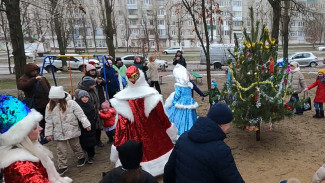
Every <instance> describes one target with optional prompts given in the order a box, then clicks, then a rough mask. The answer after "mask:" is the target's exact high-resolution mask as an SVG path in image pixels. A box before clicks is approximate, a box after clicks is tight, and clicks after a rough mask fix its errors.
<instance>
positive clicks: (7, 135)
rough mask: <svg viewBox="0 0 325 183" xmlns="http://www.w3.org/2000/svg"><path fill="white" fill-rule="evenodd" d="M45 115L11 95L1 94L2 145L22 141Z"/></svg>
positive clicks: (0, 121)
mask: <svg viewBox="0 0 325 183" xmlns="http://www.w3.org/2000/svg"><path fill="white" fill-rule="evenodd" d="M42 118H43V116H42V115H41V114H40V113H39V112H37V111H36V110H35V109H31V110H30V109H29V108H28V107H27V106H26V105H25V104H24V103H23V102H21V101H20V100H18V99H17V98H16V97H13V96H11V95H0V146H7V145H14V144H18V143H20V142H21V141H22V140H23V139H24V138H25V137H26V136H27V135H28V134H29V132H30V131H31V130H32V129H33V128H34V127H35V124H37V123H38V122H39V121H41V120H42Z"/></svg>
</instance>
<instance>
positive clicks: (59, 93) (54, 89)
mask: <svg viewBox="0 0 325 183" xmlns="http://www.w3.org/2000/svg"><path fill="white" fill-rule="evenodd" d="M49 98H50V99H64V98H65V92H64V90H63V86H51V89H50V93H49Z"/></svg>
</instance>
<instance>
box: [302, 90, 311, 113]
mask: <svg viewBox="0 0 325 183" xmlns="http://www.w3.org/2000/svg"><path fill="white" fill-rule="evenodd" d="M306 93H307V95H306ZM303 110H304V111H309V110H311V99H310V97H309V96H308V92H304V106H303Z"/></svg>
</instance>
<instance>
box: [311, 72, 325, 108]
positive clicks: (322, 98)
mask: <svg viewBox="0 0 325 183" xmlns="http://www.w3.org/2000/svg"><path fill="white" fill-rule="evenodd" d="M323 79H325V78H323ZM323 79H322V80H323ZM315 86H317V89H316V95H315V99H314V101H315V102H318V103H325V82H321V79H319V78H317V80H316V81H315V82H314V83H313V84H311V85H309V86H308V90H310V89H312V88H314V87H315Z"/></svg>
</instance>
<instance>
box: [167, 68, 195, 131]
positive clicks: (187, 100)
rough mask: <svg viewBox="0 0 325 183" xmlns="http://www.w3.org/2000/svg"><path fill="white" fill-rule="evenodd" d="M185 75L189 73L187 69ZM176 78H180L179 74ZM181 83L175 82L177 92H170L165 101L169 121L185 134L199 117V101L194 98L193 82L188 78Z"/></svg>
mask: <svg viewBox="0 0 325 183" xmlns="http://www.w3.org/2000/svg"><path fill="white" fill-rule="evenodd" d="M182 67H183V66H182ZM183 68H184V67H183ZM184 69H185V68H184ZM185 71H186V69H185ZM178 73H180V72H178ZM185 75H187V71H186V73H185ZM174 76H175V74H174ZM183 76H184V75H183ZM175 79H176V81H177V80H178V79H177V76H175ZM181 83H182V84H180V83H178V82H177V83H176V84H175V92H173V93H171V94H170V96H169V97H168V98H167V100H166V103H165V109H166V112H167V114H168V118H169V121H170V122H172V123H174V125H175V126H176V128H177V129H178V135H181V134H183V133H184V132H185V131H187V130H189V129H190V128H191V127H192V126H193V124H194V122H195V121H196V119H197V113H196V108H197V106H198V104H197V102H195V100H194V99H193V98H192V87H193V85H192V83H191V82H190V81H187V79H186V81H185V82H181Z"/></svg>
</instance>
